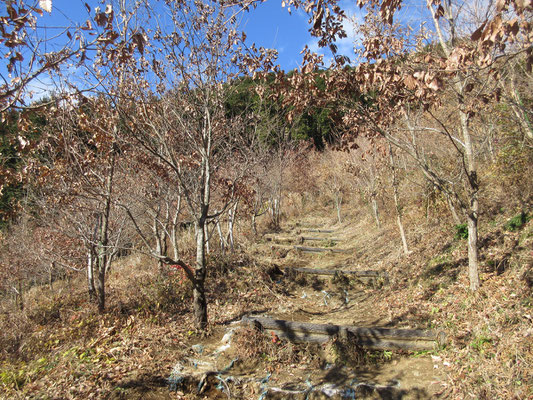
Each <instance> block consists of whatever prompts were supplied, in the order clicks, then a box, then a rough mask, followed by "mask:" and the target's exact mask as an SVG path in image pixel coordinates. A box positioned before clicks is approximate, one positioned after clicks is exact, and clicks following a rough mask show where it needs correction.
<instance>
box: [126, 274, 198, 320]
mask: <svg viewBox="0 0 533 400" xmlns="http://www.w3.org/2000/svg"><path fill="white" fill-rule="evenodd" d="M192 291H193V287H192V283H191V282H190V281H189V279H187V277H186V276H185V273H184V272H183V271H179V270H178V271H171V273H169V274H168V275H166V276H164V275H158V276H156V277H153V278H151V279H149V280H148V281H145V282H144V283H141V284H140V287H139V296H137V297H136V298H134V307H135V308H136V309H137V310H138V311H146V312H153V313H156V312H166V313H170V314H179V313H183V312H186V311H187V310H188V309H189V307H190V305H191V299H192Z"/></svg>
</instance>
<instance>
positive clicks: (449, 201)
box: [446, 196, 462, 225]
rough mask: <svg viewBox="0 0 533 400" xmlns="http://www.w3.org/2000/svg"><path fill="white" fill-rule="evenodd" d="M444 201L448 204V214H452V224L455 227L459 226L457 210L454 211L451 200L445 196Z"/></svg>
mask: <svg viewBox="0 0 533 400" xmlns="http://www.w3.org/2000/svg"><path fill="white" fill-rule="evenodd" d="M446 201H447V203H448V207H449V208H450V212H451V213H452V218H453V222H455V225H460V224H461V223H462V222H461V219H460V218H459V215H457V210H456V209H455V206H454V205H453V202H452V200H451V199H450V197H449V196H446Z"/></svg>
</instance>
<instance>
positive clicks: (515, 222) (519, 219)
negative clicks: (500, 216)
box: [504, 211, 531, 232]
mask: <svg viewBox="0 0 533 400" xmlns="http://www.w3.org/2000/svg"><path fill="white" fill-rule="evenodd" d="M530 219H531V216H530V215H528V213H526V212H524V211H522V212H521V213H520V214H518V215H516V216H514V217H513V218H511V219H510V220H509V221H507V222H506V223H505V225H504V228H505V229H506V230H508V231H511V232H515V231H517V230H519V229H520V228H522V227H523V226H524V225H525V224H526V223H527V222H528V221H529V220H530Z"/></svg>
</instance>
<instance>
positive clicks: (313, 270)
mask: <svg viewBox="0 0 533 400" xmlns="http://www.w3.org/2000/svg"><path fill="white" fill-rule="evenodd" d="M287 269H288V270H290V271H294V272H300V273H302V274H314V275H336V274H339V275H353V276H358V277H367V278H374V277H376V278H377V277H380V276H383V277H388V275H389V274H388V272H387V271H373V270H370V271H349V270H345V269H318V268H287Z"/></svg>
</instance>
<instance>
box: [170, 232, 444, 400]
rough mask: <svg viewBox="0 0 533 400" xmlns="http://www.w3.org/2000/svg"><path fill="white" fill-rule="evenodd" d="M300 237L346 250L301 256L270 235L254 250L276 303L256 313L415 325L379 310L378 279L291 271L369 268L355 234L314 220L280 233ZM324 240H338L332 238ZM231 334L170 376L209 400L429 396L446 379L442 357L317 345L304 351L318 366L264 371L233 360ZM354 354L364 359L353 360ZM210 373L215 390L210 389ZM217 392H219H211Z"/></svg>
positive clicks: (230, 328) (231, 328)
mask: <svg viewBox="0 0 533 400" xmlns="http://www.w3.org/2000/svg"><path fill="white" fill-rule="evenodd" d="M308 228H319V229H326V230H330V229H331V230H332V231H333V232H328V233H324V232H309V231H307V230H306V229H308ZM302 233H303V234H304V235H305V237H315V238H320V239H321V240H309V242H307V241H306V242H305V245H306V246H307V245H308V243H311V244H309V246H313V247H326V246H329V247H332V248H336V249H343V250H346V252H336V253H334V252H322V253H304V252H301V251H298V250H296V249H295V248H294V245H293V244H290V245H288V244H286V243H284V244H281V245H278V244H276V243H275V238H270V239H269V241H266V242H264V243H262V244H261V245H260V246H259V247H258V248H257V249H256V250H257V253H259V254H263V255H264V260H263V261H264V262H266V263H269V264H270V265H271V266H272V269H273V271H277V274H274V275H273V281H274V290H275V292H274V291H273V293H275V295H276V297H277V299H278V300H279V301H277V302H275V303H274V304H271V306H270V309H268V310H267V311H265V312H262V313H260V314H255V316H262V317H265V316H266V317H271V318H276V319H285V320H289V321H298V322H311V323H319V324H326V323H330V324H336V325H354V326H360V327H392V328H400V327H401V328H405V327H409V328H419V327H418V326H416V323H414V322H410V321H402V320H393V319H392V318H391V317H390V316H389V315H386V313H385V312H384V311H383V307H379V308H378V307H376V293H377V292H378V291H379V290H391V288H389V287H387V286H385V282H383V281H382V280H380V279H376V278H373V279H358V278H338V277H324V276H316V275H307V274H305V275H304V274H291V273H289V271H290V268H291V267H307V268H321V269H331V268H342V269H346V270H364V269H369V265H368V264H365V265H360V264H359V265H358V263H357V262H356V257H357V249H355V248H353V247H351V243H357V241H356V240H354V234H353V232H352V234H351V235H350V234H347V233H346V232H344V231H343V230H342V229H339V228H338V227H337V228H336V229H335V227H334V228H331V227H328V226H327V225H318V224H316V222H315V225H313V226H311V225H308V226H302V225H299V226H293V227H289V228H288V229H286V230H285V231H284V232H280V233H279V236H280V237H282V238H283V241H284V242H286V238H295V242H298V241H301V239H298V238H301V236H302ZM329 237H334V238H336V239H339V240H338V241H330V240H328V238H329ZM326 248H327V247H326ZM380 310H381V311H380ZM235 329H236V327H235V326H228V327H227V329H226V330H221V331H220V332H218V335H215V336H214V337H213V338H212V339H211V341H210V343H202V345H201V346H197V347H196V349H197V350H198V349H200V348H201V354H200V353H196V354H195V352H194V351H192V352H191V353H192V354H191V355H192V356H193V357H192V359H193V361H189V366H187V365H183V364H182V365H181V366H178V370H176V371H175V372H176V375H175V376H176V377H177V378H178V380H180V379H182V378H183V377H184V376H187V374H189V375H188V376H189V378H190V377H191V376H194V377H193V378H191V379H190V380H191V383H190V384H189V386H191V389H192V387H200V386H202V385H204V386H205V392H203V393H204V395H205V396H206V397H207V398H214V397H217V396H219V395H220V394H221V393H224V394H225V396H222V397H220V398H229V397H234V396H235V397H237V398H242V397H244V398H250V399H252V398H255V399H260V400H262V399H266V398H279V399H286V398H295V399H296V398H297V399H299V398H301V399H313V398H380V399H383V398H384V399H424V398H434V397H436V396H437V395H438V393H439V392H440V391H441V390H442V382H443V381H444V378H445V377H444V374H443V373H442V372H441V371H442V370H443V369H444V367H443V366H442V364H441V361H440V357H438V356H435V355H431V354H429V353H430V352H426V353H422V354H417V355H413V354H400V353H397V352H395V353H393V352H388V351H382V352H377V353H376V352H374V353H372V352H370V353H368V352H367V353H366V355H363V356H361V355H360V354H359V353H358V351H359V352H360V350H358V349H353V348H350V347H349V346H348V347H346V346H345V347H339V345H334V346H331V344H326V345H314V346H315V347H310V348H309V349H308V351H310V352H311V353H316V354H319V355H320V359H321V360H322V362H321V363H318V364H317V363H316V362H311V361H310V362H300V363H298V364H291V365H285V366H284V367H282V368H280V367H279V366H278V367H277V368H276V369H275V370H274V371H273V370H269V368H268V362H259V363H255V364H254V363H250V362H248V363H246V362H242V361H239V360H237V358H236V357H235V353H236V350H235V348H234V346H235V345H234V344H233V343H232V341H231V338H229V337H230V336H231V335H232V334H233V332H234V331H235ZM223 335H225V336H224V338H223V339H222V336H223ZM228 335H229V336H228ZM273 340H274V339H273ZM310 346H311V345H310ZM221 349H223V350H222V351H221ZM357 357H362V359H361V360H357ZM263 361H264V360H263ZM185 363H187V361H185ZM191 363H192V364H193V367H191V366H190V364H191ZM194 363H196V366H194ZM179 368H182V369H181V370H179ZM210 376H211V377H212V382H211V383H212V385H209V384H208V381H209V377H210ZM192 382H194V383H192ZM202 382H203V383H202ZM215 387H216V388H218V389H216V390H215V389H213V388H215ZM208 388H211V389H208ZM237 388H238V389H237Z"/></svg>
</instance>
